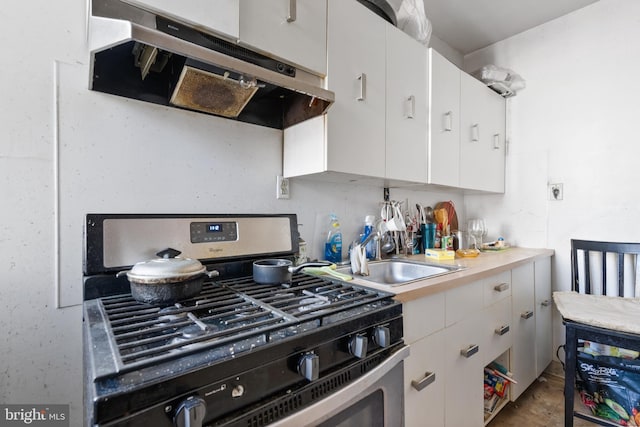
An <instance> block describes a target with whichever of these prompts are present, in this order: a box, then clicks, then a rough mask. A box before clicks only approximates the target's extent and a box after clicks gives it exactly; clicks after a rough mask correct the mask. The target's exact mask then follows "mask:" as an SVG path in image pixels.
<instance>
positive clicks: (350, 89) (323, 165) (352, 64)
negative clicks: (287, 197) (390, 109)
mask: <svg viewBox="0 0 640 427" xmlns="http://www.w3.org/2000/svg"><path fill="white" fill-rule="evenodd" d="M327 12H328V13H327V15H328V27H327V48H328V61H327V62H328V68H327V82H328V89H329V90H331V91H333V92H334V93H335V102H334V103H333V105H332V106H331V107H330V108H329V110H328V112H327V114H326V115H324V116H321V117H318V118H315V119H311V120H307V121H304V122H302V123H300V124H298V125H295V126H291V127H289V128H287V129H285V132H284V158H283V169H284V175H285V176H289V177H291V176H300V175H310V174H319V173H325V172H332V173H333V172H337V173H340V174H348V175H351V176H353V175H358V176H365V177H375V178H383V177H384V174H385V89H386V80H385V38H386V37H385V24H386V22H385V21H383V20H382V19H381V18H379V17H378V16H377V15H375V14H373V13H372V12H371V11H370V10H368V9H367V8H365V7H364V6H362V5H361V4H359V3H358V2H356V1H344V0H329V2H328V6H327ZM354 22H358V28H357V31H356V30H354V26H353V23H354Z"/></svg>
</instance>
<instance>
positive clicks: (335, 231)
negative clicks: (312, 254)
mask: <svg viewBox="0 0 640 427" xmlns="http://www.w3.org/2000/svg"><path fill="white" fill-rule="evenodd" d="M324 259H326V260H327V261H331V262H333V263H338V262H340V261H342V231H341V230H340V223H339V222H338V217H337V216H336V214H331V215H330V223H329V232H328V233H327V240H326V242H325V244H324Z"/></svg>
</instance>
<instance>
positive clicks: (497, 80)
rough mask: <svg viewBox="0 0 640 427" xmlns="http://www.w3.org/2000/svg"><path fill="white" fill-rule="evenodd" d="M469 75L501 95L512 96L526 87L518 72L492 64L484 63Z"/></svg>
mask: <svg viewBox="0 0 640 427" xmlns="http://www.w3.org/2000/svg"><path fill="white" fill-rule="evenodd" d="M471 75H472V76H474V77H475V78H477V79H478V80H480V81H482V82H483V83H486V84H487V86H489V87H491V88H492V89H494V90H495V91H496V92H499V93H500V94H502V95H503V96H513V95H515V93H516V92H518V91H520V90H522V89H524V88H525V87H526V82H525V81H524V79H523V78H522V77H520V75H519V74H517V73H515V72H514V71H513V70H510V69H508V68H503V67H498V66H497V65H493V64H490V65H485V66H484V67H482V68H480V69H479V70H476V71H474V72H473V73H471Z"/></svg>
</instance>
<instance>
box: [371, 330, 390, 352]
mask: <svg viewBox="0 0 640 427" xmlns="http://www.w3.org/2000/svg"><path fill="white" fill-rule="evenodd" d="M373 342H375V343H376V344H378V345H379V346H380V347H382V348H384V347H388V346H389V344H390V343H391V332H390V331H389V327H388V326H376V327H375V328H374V329H373Z"/></svg>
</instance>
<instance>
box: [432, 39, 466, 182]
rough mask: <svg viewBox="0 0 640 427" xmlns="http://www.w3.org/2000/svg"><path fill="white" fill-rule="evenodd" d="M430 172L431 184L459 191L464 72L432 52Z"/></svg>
mask: <svg viewBox="0 0 640 427" xmlns="http://www.w3.org/2000/svg"><path fill="white" fill-rule="evenodd" d="M429 100H430V102H429V170H428V177H429V178H428V181H429V183H431V184H440V185H449V186H453V187H457V186H458V184H459V170H460V70H459V69H458V67H456V66H455V65H454V64H452V63H451V62H449V61H448V60H446V59H445V58H444V57H443V56H442V55H440V54H439V53H438V52H436V51H435V50H433V49H429Z"/></svg>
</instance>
